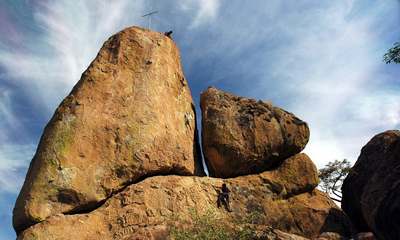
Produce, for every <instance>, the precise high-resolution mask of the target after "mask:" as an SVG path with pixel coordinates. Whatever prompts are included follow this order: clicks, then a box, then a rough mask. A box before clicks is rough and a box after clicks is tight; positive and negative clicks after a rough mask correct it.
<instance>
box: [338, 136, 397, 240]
mask: <svg viewBox="0 0 400 240" xmlns="http://www.w3.org/2000/svg"><path fill="white" fill-rule="evenodd" d="M342 192H343V199H342V208H343V210H344V211H345V212H346V213H347V215H348V216H349V217H350V219H351V221H352V222H353V224H354V227H355V228H356V230H357V232H369V231H373V232H374V233H375V235H376V236H377V237H378V239H388V240H395V239H400V215H399V213H400V131H397V130H391V131H386V132H383V133H380V134H378V135H376V136H374V137H373V138H372V139H371V140H370V141H369V142H368V143H367V145H365V146H364V147H363V148H362V150H361V154H360V156H359V158H358V160H357V162H356V164H355V165H354V166H353V168H352V169H351V172H350V173H349V175H348V176H347V177H346V179H345V180H344V183H343V185H342Z"/></svg>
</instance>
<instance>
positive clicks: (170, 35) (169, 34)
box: [164, 30, 172, 39]
mask: <svg viewBox="0 0 400 240" xmlns="http://www.w3.org/2000/svg"><path fill="white" fill-rule="evenodd" d="M164 35H165V36H167V37H169V38H171V39H172V30H171V31H168V32H165V33H164Z"/></svg>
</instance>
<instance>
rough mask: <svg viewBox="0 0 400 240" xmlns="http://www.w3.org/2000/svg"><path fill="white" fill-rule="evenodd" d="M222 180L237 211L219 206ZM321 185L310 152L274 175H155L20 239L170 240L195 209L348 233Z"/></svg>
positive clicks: (306, 230)
mask: <svg viewBox="0 0 400 240" xmlns="http://www.w3.org/2000/svg"><path fill="white" fill-rule="evenodd" d="M222 182H225V183H226V184H227V185H228V186H229V187H230V188H231V191H232V193H231V197H232V199H231V208H232V209H233V212H232V213H229V212H227V211H225V209H222V208H220V209H216V208H215V206H216V199H217V191H216V190H218V189H219V188H220V186H221V184H222ZM317 184H318V177H317V171H316V168H315V166H314V164H313V163H312V162H311V160H309V158H308V157H307V156H306V155H304V154H300V155H296V156H295V157H292V158H290V159H288V160H287V161H285V164H282V165H281V166H280V167H279V168H277V169H276V170H274V171H266V172H263V173H261V174H256V175H248V176H242V177H237V178H233V179H226V180H222V179H218V178H205V177H188V176H186V177H182V176H158V177H151V178H147V179H146V180H144V181H142V182H139V183H137V184H133V185H131V186H129V187H128V188H127V189H125V190H124V191H123V192H121V193H119V194H117V195H115V196H114V197H112V198H111V199H109V200H108V201H107V202H106V203H105V204H104V205H103V206H101V207H100V208H98V209H96V210H94V211H92V212H90V213H84V214H76V215H56V216H53V217H50V218H49V219H47V220H45V221H43V222H41V223H39V224H36V225H34V226H32V227H31V228H29V229H27V230H26V231H24V232H23V233H22V234H21V235H20V237H19V239H24V240H25V239H59V240H63V239H65V240H67V239H128V238H127V237H130V238H129V239H142V238H140V237H143V236H146V237H148V238H149V239H166V238H167V236H168V231H169V228H170V226H176V225H177V224H179V223H177V222H176V219H186V218H189V216H190V210H191V209H194V210H196V211H198V212H204V211H206V210H207V209H214V210H215V211H217V213H218V214H219V216H220V217H221V219H222V220H221V222H222V223H223V222H225V223H228V224H232V223H233V222H234V220H235V219H240V218H241V217H243V216H246V214H249V213H254V212H257V213H259V214H260V215H259V217H258V218H257V224H258V225H265V226H266V228H267V226H271V227H272V228H274V229H279V230H281V231H284V232H288V233H292V234H298V235H300V236H305V237H317V236H318V235H319V234H320V233H321V232H337V233H340V234H342V235H347V234H348V232H347V229H348V226H347V225H346V224H347V222H346V217H345V216H344V214H343V213H342V212H341V211H340V210H339V209H338V208H337V207H336V206H335V204H334V203H333V202H332V201H331V200H330V199H329V198H328V197H327V196H326V195H324V194H323V193H321V192H319V191H318V190H313V189H314V188H315V187H316V186H317ZM135 237H137V238H135Z"/></svg>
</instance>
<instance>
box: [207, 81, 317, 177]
mask: <svg viewBox="0 0 400 240" xmlns="http://www.w3.org/2000/svg"><path fill="white" fill-rule="evenodd" d="M201 109H202V142H203V144H202V145H203V153H204V157H205V160H206V162H207V165H208V167H209V171H210V174H211V175H212V176H216V177H224V178H225V177H235V176H239V175H245V174H251V173H257V172H262V171H265V170H267V169H271V168H273V167H274V166H277V165H279V164H280V163H281V162H282V161H283V160H284V159H286V158H288V157H290V156H293V155H294V154H296V153H299V152H300V151H301V150H303V148H304V147H305V145H306V144H307V142H308V139H309V135H310V133H309V129H308V126H307V124H306V123H305V122H303V121H301V120H300V119H298V118H297V117H296V116H294V115H293V114H292V113H289V112H287V111H285V110H283V109H281V108H278V107H274V106H272V105H271V104H269V103H265V102H262V101H256V100H253V99H248V98H243V97H237V96H235V95H233V94H229V93H226V92H223V91H220V90H218V89H216V88H208V89H207V90H206V91H205V92H203V93H202V94H201Z"/></svg>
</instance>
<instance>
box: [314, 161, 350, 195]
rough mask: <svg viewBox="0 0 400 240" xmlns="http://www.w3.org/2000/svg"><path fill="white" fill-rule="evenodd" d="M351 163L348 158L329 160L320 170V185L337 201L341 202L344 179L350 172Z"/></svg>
mask: <svg viewBox="0 0 400 240" xmlns="http://www.w3.org/2000/svg"><path fill="white" fill-rule="evenodd" d="M350 169H351V164H350V162H349V161H348V160H347V159H343V160H341V161H339V160H335V161H333V162H329V163H327V164H326V165H325V167H324V168H321V169H320V170H319V179H320V180H321V183H320V186H321V188H322V190H323V191H325V192H326V193H328V194H329V195H330V196H331V198H332V199H333V200H335V201H338V202H341V200H342V192H341V187H342V184H343V180H344V179H345V177H346V176H347V174H348V173H349V172H350Z"/></svg>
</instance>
